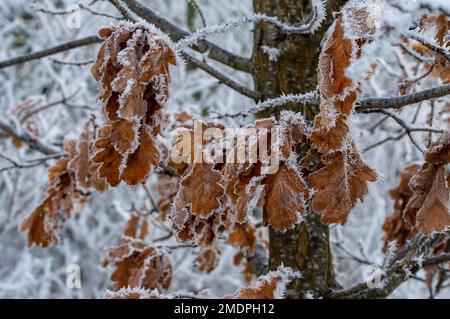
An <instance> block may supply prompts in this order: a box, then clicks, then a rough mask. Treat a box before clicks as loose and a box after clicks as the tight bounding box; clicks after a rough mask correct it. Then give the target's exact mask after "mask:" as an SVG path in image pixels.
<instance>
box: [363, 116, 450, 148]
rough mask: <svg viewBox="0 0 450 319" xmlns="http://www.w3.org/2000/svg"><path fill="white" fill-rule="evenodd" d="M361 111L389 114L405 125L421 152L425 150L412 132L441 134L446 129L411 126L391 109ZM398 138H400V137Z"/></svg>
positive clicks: (399, 123) (402, 125)
mask: <svg viewBox="0 0 450 319" xmlns="http://www.w3.org/2000/svg"><path fill="white" fill-rule="evenodd" d="M361 112H362V113H382V114H386V115H387V116H389V117H390V118H392V119H393V120H394V121H396V122H397V124H398V125H400V126H401V127H403V129H404V130H405V132H406V134H407V135H408V137H409V138H410V140H411V142H412V143H413V144H414V146H415V147H416V148H417V149H418V150H419V151H420V152H423V149H422V148H421V147H420V145H419V143H417V141H416V140H415V139H414V137H413V136H412V134H411V133H412V132H432V133H440V134H442V133H444V130H441V129H435V128H432V127H411V126H409V125H408V124H407V123H406V122H405V121H404V120H403V119H401V118H400V117H398V116H397V115H395V114H394V113H392V112H390V111H389V110H385V109H368V110H361ZM398 139H400V137H399V138H398Z"/></svg>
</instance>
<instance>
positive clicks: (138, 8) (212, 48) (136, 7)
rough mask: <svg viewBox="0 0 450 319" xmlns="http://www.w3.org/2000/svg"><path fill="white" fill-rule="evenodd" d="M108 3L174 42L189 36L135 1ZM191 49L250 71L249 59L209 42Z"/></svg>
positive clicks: (202, 41)
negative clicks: (144, 21)
mask: <svg viewBox="0 0 450 319" xmlns="http://www.w3.org/2000/svg"><path fill="white" fill-rule="evenodd" d="M109 2H111V3H112V4H113V5H114V6H115V7H116V8H117V9H118V10H119V11H120V12H121V13H122V15H124V17H125V18H126V19H130V20H136V18H135V16H137V17H140V18H142V19H144V20H146V21H147V22H149V23H153V24H154V25H155V26H157V27H158V28H159V29H161V30H162V31H163V32H165V33H167V34H169V35H170V37H171V38H172V39H173V40H174V41H180V40H181V39H183V38H186V37H189V36H190V33H189V32H187V31H185V30H183V29H182V28H180V27H179V26H177V25H175V24H173V23H172V22H170V21H168V20H166V19H165V18H163V17H161V16H160V15H158V14H157V13H156V12H154V11H153V10H151V9H149V8H148V7H146V6H143V5H141V4H140V3H139V2H137V1H135V0H109ZM193 49H195V50H196V51H199V52H201V53H205V52H207V53H208V57H209V58H211V59H213V60H216V61H218V62H220V63H222V64H225V65H227V66H230V67H232V68H234V69H236V70H239V71H243V72H248V73H249V72H250V70H251V63H250V60H249V59H247V58H243V57H240V56H238V55H235V54H234V53H231V52H228V51H227V50H225V49H223V48H221V47H219V46H217V45H216V44H214V43H211V42H209V41H206V40H201V41H199V42H198V43H197V44H196V45H194V46H193Z"/></svg>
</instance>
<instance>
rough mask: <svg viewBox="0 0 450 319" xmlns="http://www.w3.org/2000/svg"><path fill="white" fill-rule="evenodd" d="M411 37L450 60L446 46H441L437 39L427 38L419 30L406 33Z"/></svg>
mask: <svg viewBox="0 0 450 319" xmlns="http://www.w3.org/2000/svg"><path fill="white" fill-rule="evenodd" d="M406 36H408V37H409V38H411V39H413V40H414V41H417V42H419V43H420V44H422V45H424V46H426V47H427V48H428V49H430V50H431V51H433V52H436V53H437V54H439V55H442V56H443V57H445V58H446V59H447V60H448V61H450V53H449V51H448V50H447V49H446V48H443V47H441V46H440V45H438V44H437V43H436V41H435V40H433V41H432V40H431V39H426V38H424V37H423V36H422V34H421V33H419V32H417V31H410V32H408V33H407V34H406Z"/></svg>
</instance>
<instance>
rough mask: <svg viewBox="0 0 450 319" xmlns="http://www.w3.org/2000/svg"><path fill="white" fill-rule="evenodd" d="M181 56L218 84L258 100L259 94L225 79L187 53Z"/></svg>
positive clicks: (227, 78) (225, 77)
mask: <svg viewBox="0 0 450 319" xmlns="http://www.w3.org/2000/svg"><path fill="white" fill-rule="evenodd" d="M182 55H183V57H184V58H185V59H186V60H188V61H189V62H191V63H192V64H194V65H195V66H196V67H198V68H199V69H202V70H203V71H205V72H206V73H208V74H210V75H212V76H213V77H215V78H216V79H218V80H219V82H220V83H223V84H225V85H226V86H228V87H229V88H231V89H233V90H235V91H236V92H239V93H241V94H242V95H245V96H247V97H249V98H251V99H254V100H258V99H260V98H261V93H259V92H257V91H253V90H251V89H249V88H246V87H245V86H243V85H241V84H239V83H237V82H236V81H234V80H233V79H231V78H229V77H227V76H226V75H224V74H223V73H221V72H220V71H218V70H216V69H215V68H213V67H212V66H210V65H208V64H207V63H205V62H202V61H200V60H198V59H197V58H195V57H194V56H192V55H190V54H189V53H187V52H183V53H182Z"/></svg>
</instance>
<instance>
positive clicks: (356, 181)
mask: <svg viewBox="0 0 450 319" xmlns="http://www.w3.org/2000/svg"><path fill="white" fill-rule="evenodd" d="M322 161H323V162H324V164H325V166H324V167H322V168H321V169H319V170H318V171H316V172H314V173H312V174H311V175H310V176H309V186H310V187H311V188H313V189H314V190H315V191H314V198H313V210H314V212H315V213H317V214H320V215H321V216H322V220H323V221H324V222H325V223H328V224H329V223H340V224H345V223H346V222H347V216H348V214H349V213H350V211H351V209H352V208H353V207H354V206H355V205H356V203H357V201H358V200H361V201H362V200H363V198H364V196H365V195H366V194H367V192H368V188H367V183H368V182H373V181H375V180H376V178H377V174H376V172H375V171H374V170H373V169H371V168H370V167H368V166H367V165H366V164H365V163H364V162H363V160H362V158H361V156H360V154H359V153H358V151H357V150H356V147H355V146H354V145H352V146H351V147H350V148H349V149H347V150H345V151H341V152H335V153H332V154H329V155H324V156H322Z"/></svg>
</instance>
